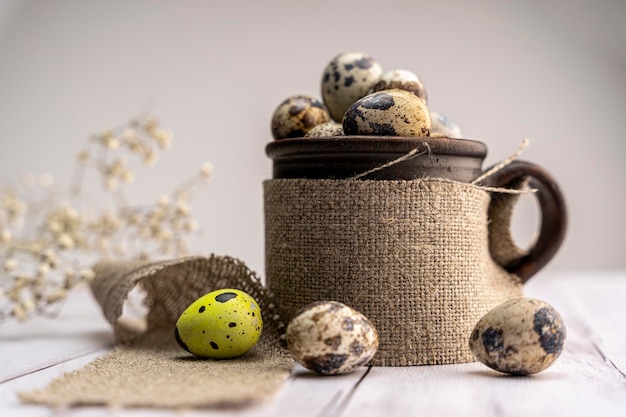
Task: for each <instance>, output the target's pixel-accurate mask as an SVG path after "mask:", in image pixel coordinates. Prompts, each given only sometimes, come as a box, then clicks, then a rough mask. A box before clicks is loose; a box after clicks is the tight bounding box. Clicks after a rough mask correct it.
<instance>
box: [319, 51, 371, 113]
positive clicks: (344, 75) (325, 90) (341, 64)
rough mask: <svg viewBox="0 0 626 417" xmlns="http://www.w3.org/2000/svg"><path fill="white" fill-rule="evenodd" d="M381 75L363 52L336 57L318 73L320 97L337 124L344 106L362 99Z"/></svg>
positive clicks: (343, 111)
mask: <svg viewBox="0 0 626 417" xmlns="http://www.w3.org/2000/svg"><path fill="white" fill-rule="evenodd" d="M382 73H383V69H382V67H381V66H380V65H379V64H378V62H376V61H375V60H374V58H372V57H371V56H370V55H368V54H365V53H363V52H344V53H341V54H339V55H337V56H336V57H335V58H334V59H333V60H332V61H330V63H329V64H328V65H327V66H326V68H325V69H324V72H323V74H322V98H323V100H324V103H325V104H326V107H328V111H329V112H330V115H331V117H332V118H333V119H334V120H335V121H337V122H341V120H342V119H343V115H344V114H345V112H346V110H348V107H350V106H351V105H352V103H354V102H355V101H357V100H358V99H360V98H361V97H363V96H365V95H366V94H367V92H368V91H369V90H370V88H372V86H373V85H374V84H376V83H377V82H378V80H379V79H380V76H381V75H382Z"/></svg>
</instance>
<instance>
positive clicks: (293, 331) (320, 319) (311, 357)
mask: <svg viewBox="0 0 626 417" xmlns="http://www.w3.org/2000/svg"><path fill="white" fill-rule="evenodd" d="M286 338H287V347H288V349H289V351H290V352H291V354H292V355H293V357H294V358H295V359H296V361H298V363H300V364H301V365H302V366H304V367H305V368H307V369H310V370H312V371H314V372H317V373H319V374H322V375H337V374H345V373H348V372H352V371H354V370H355V369H357V368H359V367H360V366H363V365H365V364H367V363H368V362H369V361H370V360H371V359H372V358H373V357H374V355H375V354H376V351H377V350H378V333H377V332H376V329H375V328H374V325H373V324H372V323H371V322H370V321H369V320H368V319H367V317H365V316H364V315H363V314H361V313H359V312H358V311H356V310H354V309H352V308H350V307H348V306H346V305H345V304H342V303H340V302H337V301H320V302H316V303H312V304H309V305H307V306H305V307H303V308H302V309H301V310H300V311H298V312H297V313H296V315H295V316H294V317H293V318H292V319H291V321H290V322H289V325H288V326H287V333H286Z"/></svg>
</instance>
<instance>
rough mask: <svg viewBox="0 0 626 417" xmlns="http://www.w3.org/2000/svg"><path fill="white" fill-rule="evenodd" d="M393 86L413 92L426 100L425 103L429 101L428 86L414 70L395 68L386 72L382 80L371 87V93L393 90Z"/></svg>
mask: <svg viewBox="0 0 626 417" xmlns="http://www.w3.org/2000/svg"><path fill="white" fill-rule="evenodd" d="M392 88H397V89H399V90H404V91H408V92H410V93H413V94H415V95H416V96H418V97H419V98H421V99H422V100H424V103H428V97H427V94H426V88H425V87H424V84H422V82H421V81H420V79H419V77H418V76H417V75H415V74H414V73H413V72H411V71H407V70H403V69H395V70H391V71H387V72H386V73H384V74H383V75H382V77H381V78H380V80H379V81H378V82H377V83H376V84H374V86H373V87H372V88H371V89H370V91H369V93H370V94H371V93H374V92H376V91H382V90H391V89H392Z"/></svg>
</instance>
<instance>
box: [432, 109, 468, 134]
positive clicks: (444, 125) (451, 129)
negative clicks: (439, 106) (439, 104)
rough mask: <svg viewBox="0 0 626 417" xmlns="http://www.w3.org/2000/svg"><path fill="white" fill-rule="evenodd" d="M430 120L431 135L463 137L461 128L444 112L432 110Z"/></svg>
mask: <svg viewBox="0 0 626 417" xmlns="http://www.w3.org/2000/svg"><path fill="white" fill-rule="evenodd" d="M430 120H431V124H432V127H431V131H430V136H433V137H437V136H439V137H447V138H454V139H461V138H462V137H463V136H462V133H461V128H460V127H459V126H457V125H456V124H455V123H454V122H453V121H452V120H450V119H449V118H448V117H447V116H445V115H444V114H441V113H437V112H430Z"/></svg>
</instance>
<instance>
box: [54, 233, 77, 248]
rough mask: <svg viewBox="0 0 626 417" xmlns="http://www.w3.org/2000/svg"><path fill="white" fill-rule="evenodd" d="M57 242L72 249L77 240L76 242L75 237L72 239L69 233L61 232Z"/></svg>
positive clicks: (62, 246)
mask: <svg viewBox="0 0 626 417" xmlns="http://www.w3.org/2000/svg"><path fill="white" fill-rule="evenodd" d="M57 244H58V245H59V247H61V248H63V249H71V248H73V247H74V245H75V244H76V242H74V239H72V237H71V236H70V235H68V234H67V233H61V234H60V235H59V237H58V238H57Z"/></svg>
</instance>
